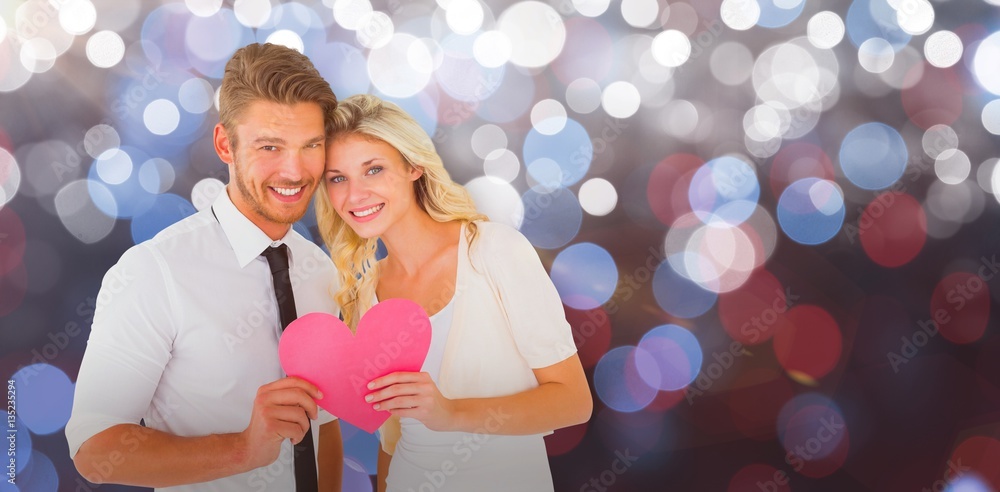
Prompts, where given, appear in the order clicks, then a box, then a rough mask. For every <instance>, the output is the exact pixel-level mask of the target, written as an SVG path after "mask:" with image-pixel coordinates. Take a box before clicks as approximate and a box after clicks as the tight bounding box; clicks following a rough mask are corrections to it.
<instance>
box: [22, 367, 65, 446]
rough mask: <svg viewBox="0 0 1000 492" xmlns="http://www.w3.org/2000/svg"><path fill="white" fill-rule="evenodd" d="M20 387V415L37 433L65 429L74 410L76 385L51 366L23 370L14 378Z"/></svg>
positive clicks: (50, 432)
mask: <svg viewBox="0 0 1000 492" xmlns="http://www.w3.org/2000/svg"><path fill="white" fill-rule="evenodd" d="M12 379H13V380H14V385H15V387H16V388H17V415H18V416H20V418H21V421H22V422H24V425H25V426H26V427H27V428H28V430H30V431H31V432H33V433H35V434H52V433H53V432H56V431H58V430H59V429H62V428H63V427H65V426H66V422H67V421H69V414H70V410H72V408H73V386H74V385H73V382H72V381H70V380H69V377H68V376H66V373H64V372H63V371H62V369H59V368H58V367H55V366H53V365H50V364H32V365H30V366H25V367H22V368H21V369H20V370H19V371H17V372H16V373H14V376H13V378H12Z"/></svg>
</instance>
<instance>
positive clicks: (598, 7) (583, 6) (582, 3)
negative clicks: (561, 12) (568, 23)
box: [573, 0, 611, 17]
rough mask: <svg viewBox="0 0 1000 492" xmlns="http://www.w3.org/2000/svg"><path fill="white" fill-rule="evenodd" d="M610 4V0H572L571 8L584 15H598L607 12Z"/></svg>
mask: <svg viewBox="0 0 1000 492" xmlns="http://www.w3.org/2000/svg"><path fill="white" fill-rule="evenodd" d="M610 5H611V0H573V8H575V9H576V11H577V12H579V13H580V15H583V16H586V17H597V16H599V15H601V14H603V13H604V12H607V10H608V7H609V6H610Z"/></svg>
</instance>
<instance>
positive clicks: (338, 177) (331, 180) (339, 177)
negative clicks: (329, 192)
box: [330, 176, 346, 183]
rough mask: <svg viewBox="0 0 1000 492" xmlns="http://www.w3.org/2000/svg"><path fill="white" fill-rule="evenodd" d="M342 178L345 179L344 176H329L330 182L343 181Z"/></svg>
mask: <svg viewBox="0 0 1000 492" xmlns="http://www.w3.org/2000/svg"><path fill="white" fill-rule="evenodd" d="M344 179H346V178H344V177H343V176H334V177H332V178H330V182H331V183H340V182H342V181H344Z"/></svg>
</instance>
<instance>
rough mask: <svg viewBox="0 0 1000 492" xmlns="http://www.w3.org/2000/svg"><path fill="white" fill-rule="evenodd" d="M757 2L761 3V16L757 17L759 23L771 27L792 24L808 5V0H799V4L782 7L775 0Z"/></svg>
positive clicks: (761, 25)
mask: <svg viewBox="0 0 1000 492" xmlns="http://www.w3.org/2000/svg"><path fill="white" fill-rule="evenodd" d="M757 3H758V4H759V5H760V17H759V18H758V19H757V25H758V26H760V27H767V28H770V29H774V28H776V27H784V26H787V25H788V24H791V23H792V21H794V20H795V19H797V18H798V17H799V14H801V13H802V9H803V8H804V7H805V6H806V0H798V4H797V5H795V6H793V7H792V8H785V7H780V6H778V5H776V4H775V2H774V0H759V1H758V2H757Z"/></svg>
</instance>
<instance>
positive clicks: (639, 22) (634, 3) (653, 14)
mask: <svg viewBox="0 0 1000 492" xmlns="http://www.w3.org/2000/svg"><path fill="white" fill-rule="evenodd" d="M659 14H660V5H659V4H658V3H657V1H656V0H622V18H624V19H625V22H628V24H629V25H630V26H632V27H649V26H650V25H651V24H653V23H654V22H656V19H657V17H658V16H659Z"/></svg>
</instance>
